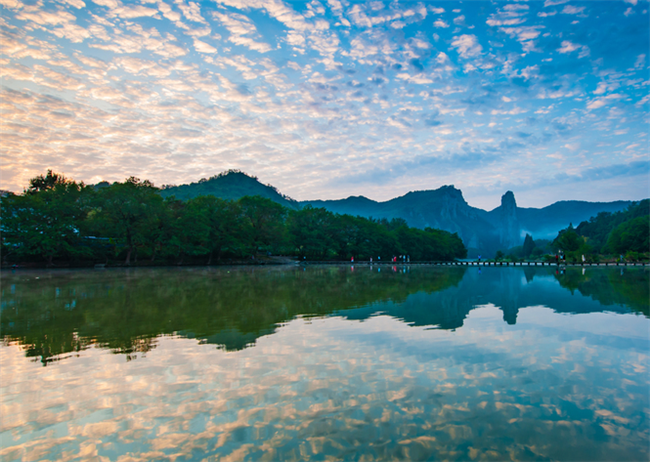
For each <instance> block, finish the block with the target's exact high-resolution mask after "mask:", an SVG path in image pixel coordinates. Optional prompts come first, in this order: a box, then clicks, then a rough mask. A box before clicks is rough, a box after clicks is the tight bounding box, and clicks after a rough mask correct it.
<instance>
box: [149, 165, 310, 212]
mask: <svg viewBox="0 0 650 462" xmlns="http://www.w3.org/2000/svg"><path fill="white" fill-rule="evenodd" d="M160 195H161V196H163V197H170V196H174V197H176V199H181V200H187V199H192V198H194V197H198V196H215V197H219V198H221V199H228V200H237V199H239V198H241V197H244V196H262V197H266V198H267V199H271V200H272V201H275V202H277V203H279V204H282V205H284V206H285V207H289V208H293V209H295V208H297V207H298V205H297V202H296V201H295V200H293V199H291V198H290V197H288V196H285V195H284V194H281V193H280V192H279V191H278V190H277V189H276V188H275V187H273V186H271V185H263V184H262V183H260V182H259V180H258V179H257V177H254V176H250V175H247V174H246V173H244V172H241V171H239V170H228V171H226V172H223V173H220V174H218V175H215V176H213V177H210V178H203V179H201V180H199V181H198V182H196V183H190V184H184V185H180V186H164V187H163V189H161V191H160Z"/></svg>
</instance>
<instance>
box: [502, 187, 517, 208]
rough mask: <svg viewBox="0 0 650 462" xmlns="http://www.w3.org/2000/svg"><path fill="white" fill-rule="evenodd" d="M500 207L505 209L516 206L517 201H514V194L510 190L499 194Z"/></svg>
mask: <svg viewBox="0 0 650 462" xmlns="http://www.w3.org/2000/svg"><path fill="white" fill-rule="evenodd" d="M501 207H502V208H504V209H507V210H513V209H516V208H517V201H515V194H514V193H513V192H512V191H507V192H506V193H505V194H504V195H503V196H501Z"/></svg>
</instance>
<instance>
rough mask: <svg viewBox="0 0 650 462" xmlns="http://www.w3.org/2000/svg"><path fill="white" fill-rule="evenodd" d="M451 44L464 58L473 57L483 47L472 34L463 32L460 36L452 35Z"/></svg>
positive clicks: (478, 53) (479, 52)
mask: <svg viewBox="0 0 650 462" xmlns="http://www.w3.org/2000/svg"><path fill="white" fill-rule="evenodd" d="M451 46H452V47H454V48H456V49H457V50H458V54H459V55H460V56H461V57H463V58H465V59H468V58H473V57H475V56H478V55H480V54H481V51H482V50H483V47H481V45H480V44H479V43H478V39H477V38H476V36H474V35H468V34H464V35H461V36H460V37H454V40H453V41H452V42H451Z"/></svg>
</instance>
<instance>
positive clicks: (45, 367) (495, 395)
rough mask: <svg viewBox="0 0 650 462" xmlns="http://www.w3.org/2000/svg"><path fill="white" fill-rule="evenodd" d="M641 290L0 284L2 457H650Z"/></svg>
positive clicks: (347, 280) (448, 273)
mask: <svg viewBox="0 0 650 462" xmlns="http://www.w3.org/2000/svg"><path fill="white" fill-rule="evenodd" d="M649 291H650V273H649V272H648V270H646V269H643V268H634V269H632V268H631V269H627V270H621V269H605V268H601V269H596V268H593V269H592V268H586V269H585V270H584V271H583V270H582V269H580V268H575V269H572V268H571V269H569V270H567V272H566V273H564V274H558V273H556V271H555V269H553V268H482V269H481V270H480V271H479V269H478V268H454V267H445V268H435V267H418V266H413V267H410V268H409V267H400V266H397V267H388V266H383V267H381V269H379V268H378V267H376V266H375V267H374V268H372V269H370V268H369V267H368V266H355V267H350V266H347V267H345V266H332V267H309V268H306V269H303V268H297V267H291V268H259V267H258V268H230V269H224V268H219V269H202V268H183V269H132V270H122V269H116V270H105V271H39V272H37V271H18V272H16V273H14V274H12V273H9V272H4V273H3V275H2V300H1V303H2V307H1V308H2V318H1V321H2V326H1V327H2V339H3V343H2V345H1V346H0V359H1V364H0V366H1V368H2V371H1V376H0V385H1V395H0V399H1V414H2V423H1V426H0V459H2V460H3V461H10V460H68V459H75V458H77V457H78V458H81V459H82V460H102V459H103V460H120V459H121V458H123V460H172V461H173V460H176V461H182V460H204V459H206V460H233V461H237V460H255V461H257V460H283V461H284V460H324V459H344V460H375V459H379V460H439V459H448V460H484V459H489V460H510V459H512V460H566V461H569V460H571V461H575V460H590V461H591V460H615V461H623V460H648V457H649V455H650V452H649V444H650V443H649V441H650V384H649V379H648V377H649V375H648V372H649V368H650V360H649V357H650V351H649V349H650V343H649V337H650V334H649V329H650V320H649V306H648V305H649V298H650V294H649Z"/></svg>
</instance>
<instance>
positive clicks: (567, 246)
mask: <svg viewBox="0 0 650 462" xmlns="http://www.w3.org/2000/svg"><path fill="white" fill-rule="evenodd" d="M582 242H584V239H583V238H582V237H581V236H580V235H578V233H576V231H575V229H573V225H571V224H570V225H569V227H568V228H567V229H563V230H561V231H560V232H559V233H558V235H557V237H556V238H555V240H554V241H553V245H554V246H555V247H556V248H557V249H559V250H562V251H563V252H565V253H566V252H573V251H576V250H578V248H580V245H581V244H582Z"/></svg>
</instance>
